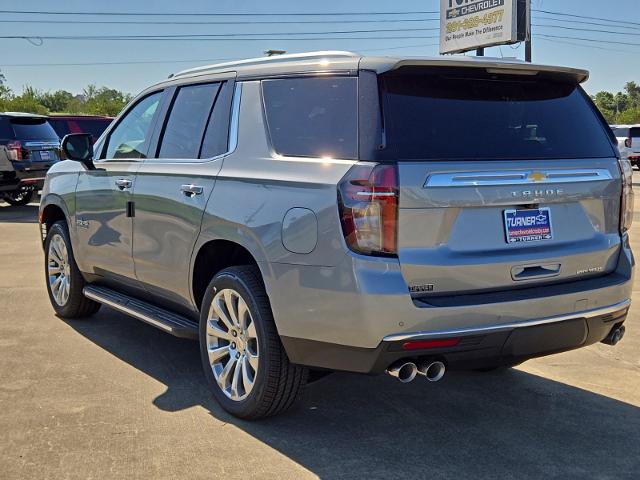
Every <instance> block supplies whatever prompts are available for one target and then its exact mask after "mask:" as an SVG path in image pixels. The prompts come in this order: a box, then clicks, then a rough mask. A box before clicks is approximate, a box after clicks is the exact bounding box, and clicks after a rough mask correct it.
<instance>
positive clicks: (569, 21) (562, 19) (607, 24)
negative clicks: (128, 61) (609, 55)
mask: <svg viewBox="0 0 640 480" xmlns="http://www.w3.org/2000/svg"><path fill="white" fill-rule="evenodd" d="M535 19H536V20H546V21H552V22H565V23H576V24H579V25H598V26H600V27H610V28H611V27H614V28H626V29H630V30H637V27H632V26H629V25H611V24H610V23H602V22H588V21H585V20H566V19H564V18H553V17H540V16H538V15H536V17H535ZM0 22H2V20H0Z"/></svg>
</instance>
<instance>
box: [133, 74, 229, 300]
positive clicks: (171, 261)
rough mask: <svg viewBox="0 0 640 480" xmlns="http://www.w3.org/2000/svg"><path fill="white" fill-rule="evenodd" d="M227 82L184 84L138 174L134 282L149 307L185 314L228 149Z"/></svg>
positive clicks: (225, 79) (173, 93)
mask: <svg viewBox="0 0 640 480" xmlns="http://www.w3.org/2000/svg"><path fill="white" fill-rule="evenodd" d="M233 90H234V82H233V77H231V76H226V77H220V78H219V79H218V80H216V81H208V82H206V83H200V84H194V85H183V86H178V87H175V88H173V89H172V90H171V96H172V102H171V105H170V107H169V111H168V113H167V115H166V117H165V120H164V122H163V125H161V126H160V125H159V127H158V129H157V132H156V137H157V139H156V140H155V143H156V144H157V147H156V148H155V153H154V154H153V155H152V156H151V157H152V158H149V159H147V160H145V162H144V163H143V165H142V166H141V168H140V170H139V171H138V175H137V179H136V186H135V193H134V201H135V218H134V248H133V257H134V261H135V268H136V275H137V278H138V280H139V281H141V282H142V283H143V284H144V286H145V288H146V289H147V291H148V292H149V293H151V294H152V295H153V296H154V297H155V298H156V301H158V302H159V303H164V304H167V305H168V306H175V305H177V306H179V307H184V308H191V307H192V305H191V295H190V279H189V266H190V259H191V252H192V251H193V247H194V244H195V241H196V239H197V236H198V234H199V232H200V225H201V222H202V215H203V213H204V209H205V206H206V203H207V200H208V199H209V196H210V195H211V192H212V191H213V186H214V184H215V180H216V176H217V175H218V172H219V171H220V168H221V167H222V161H223V158H224V156H225V154H226V153H227V151H228V150H229V124H230V116H231V104H232V98H233Z"/></svg>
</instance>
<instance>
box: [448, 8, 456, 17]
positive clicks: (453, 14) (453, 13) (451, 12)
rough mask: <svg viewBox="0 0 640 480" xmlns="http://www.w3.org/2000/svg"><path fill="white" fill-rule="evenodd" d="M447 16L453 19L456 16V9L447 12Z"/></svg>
mask: <svg viewBox="0 0 640 480" xmlns="http://www.w3.org/2000/svg"><path fill="white" fill-rule="evenodd" d="M449 15H450V16H451V18H455V17H457V16H458V9H457V8H454V9H453V10H450V11H449Z"/></svg>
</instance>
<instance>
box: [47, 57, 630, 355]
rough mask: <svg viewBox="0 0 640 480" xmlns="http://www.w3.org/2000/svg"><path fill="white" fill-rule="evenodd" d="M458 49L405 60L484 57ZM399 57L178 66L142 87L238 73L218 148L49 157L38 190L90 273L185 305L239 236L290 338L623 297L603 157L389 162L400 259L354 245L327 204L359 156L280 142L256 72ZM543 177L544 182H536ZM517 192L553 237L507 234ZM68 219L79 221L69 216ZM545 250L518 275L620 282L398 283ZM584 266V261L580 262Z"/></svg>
mask: <svg viewBox="0 0 640 480" xmlns="http://www.w3.org/2000/svg"><path fill="white" fill-rule="evenodd" d="M453 58H454V57H446V59H444V60H440V59H437V60H414V61H411V62H413V63H414V64H420V65H422V64H435V62H440V63H442V64H447V65H469V64H473V66H476V65H478V64H479V63H478V61H476V60H469V59H467V58H465V59H460V57H456V58H457V60H452V59H453ZM324 60H326V59H324ZM407 62H409V61H408V60H404V59H388V58H377V57H370V58H361V57H354V56H350V55H346V54H345V55H335V56H333V57H331V58H330V61H323V59H318V58H312V59H302V60H295V59H292V60H290V61H287V60H282V61H280V62H274V63H272V64H267V65H259V66H255V65H252V64H248V65H235V66H233V68H231V67H229V68H226V67H221V68H219V69H204V70H197V71H195V72H191V73H189V72H187V73H185V74H178V75H177V76H176V77H174V78H172V79H170V80H168V81H165V82H163V83H161V84H159V85H156V86H154V87H151V88H150V89H148V90H147V91H145V92H143V93H142V94H141V96H142V95H145V94H147V93H149V92H152V91H154V89H158V88H160V87H165V88H166V87H171V86H175V85H179V84H181V83H182V84H184V83H187V84H188V83H190V82H194V81H206V80H208V81H215V80H217V79H220V78H223V79H230V78H234V79H235V81H236V82H237V83H236V85H241V86H242V87H241V95H240V89H239V88H237V89H236V95H235V98H234V116H235V117H234V118H232V128H231V132H230V135H231V136H232V142H231V143H232V147H233V148H230V152H229V153H228V154H226V155H223V156H220V157H218V158H214V159H210V160H204V161H203V160H194V161H184V160H179V161H175V162H174V161H167V160H166V159H163V160H157V159H145V160H136V161H109V160H107V161H96V166H97V167H98V168H99V170H96V171H88V170H87V169H86V168H85V167H83V166H82V165H81V164H80V163H77V162H71V161H64V162H60V163H58V164H56V165H55V166H54V167H52V168H51V170H50V171H49V174H48V176H47V181H46V184H45V187H44V190H43V196H42V203H41V209H43V208H45V207H46V206H47V205H49V204H56V205H59V206H60V207H61V208H62V209H63V211H64V212H65V214H66V216H67V219H68V222H69V225H70V230H71V239H72V245H73V249H74V252H75V256H76V260H77V262H78V265H79V268H80V270H81V271H82V272H84V273H85V274H86V275H87V278H89V279H91V280H92V281H97V282H101V281H105V282H107V283H109V282H111V283H118V282H120V283H122V284H126V285H127V286H130V287H131V288H134V289H138V290H139V291H140V292H141V293H143V294H148V295H150V296H151V297H152V298H153V297H155V298H160V297H162V298H164V299H166V300H168V301H170V302H171V303H172V304H176V305H179V306H181V307H183V308H184V309H186V310H190V311H194V312H195V311H197V309H198V306H197V305H196V303H195V300H194V295H193V289H192V277H193V265H194V261H195V259H196V256H197V252H198V251H199V250H200V249H201V248H203V246H204V245H206V244H207V243H208V242H211V241H214V240H220V239H222V240H228V241H231V242H235V243H237V244H239V245H242V246H243V247H244V248H246V249H247V250H248V251H249V252H250V253H251V254H252V255H253V257H254V258H255V260H256V261H257V263H258V265H259V267H260V270H261V272H262V275H263V278H264V282H265V286H266V289H267V293H268V295H269V299H270V301H271V306H272V309H273V314H274V318H275V322H276V325H277V328H278V331H279V333H280V335H282V336H287V337H294V338H301V339H309V340H316V341H322V342H329V343H334V344H340V345H348V346H354V347H366V348H374V347H377V346H378V345H379V344H380V342H381V341H383V339H384V338H385V337H387V338H395V337H394V336H398V335H400V336H402V335H404V334H407V333H411V332H432V333H433V332H436V334H437V332H438V331H445V332H446V331H455V330H466V329H475V328H485V327H491V326H492V325H500V324H511V323H517V322H528V321H531V320H532V319H539V318H552V317H558V316H562V315H568V314H571V313H574V312H578V311H585V310H591V309H596V308H598V307H606V306H609V305H614V304H618V303H620V302H625V301H626V300H627V299H628V298H629V297H630V293H631V284H632V281H631V278H632V266H633V257H632V253H631V250H630V249H629V246H628V241H627V239H625V238H621V237H620V235H619V233H618V217H619V206H620V191H621V181H620V172H619V170H618V166H617V160H616V158H615V157H613V156H612V158H610V159H589V160H586V159H585V160H554V161H537V162H535V165H532V164H531V162H503V161H492V162H457V163H456V162H407V163H400V164H399V181H400V186H401V190H400V199H399V205H400V209H399V237H398V248H399V254H398V258H377V257H369V256H363V255H358V254H355V253H353V252H352V251H350V250H349V249H348V247H347V245H346V243H345V241H344V238H343V234H342V230H341V226H340V220H339V217H338V208H337V185H338V183H339V181H340V180H341V179H342V177H343V176H344V175H345V174H346V173H347V171H348V170H349V169H350V168H351V167H352V166H353V165H354V164H355V163H356V161H352V160H341V159H322V158H296V157H283V156H280V155H277V154H276V153H275V152H274V150H273V148H272V146H271V145H270V140H269V137H268V133H267V129H266V126H265V120H264V115H263V108H262V98H261V88H260V80H259V78H261V77H264V76H269V75H271V76H273V75H284V74H292V73H297V74H300V73H318V72H320V73H323V72H325V73H327V72H329V73H330V72H340V73H342V74H352V75H355V74H357V72H358V69H359V68H360V69H368V70H372V71H375V72H378V73H381V72H384V71H386V70H389V69H392V68H397V66H398V65H401V64H406V63H407ZM411 62H410V63H411ZM482 65H484V66H488V67H494V68H512V69H516V70H517V69H520V70H523V69H531V68H534V67H535V68H539V69H548V70H549V71H558V72H560V74H563V75H572V76H574V77H576V78H577V79H579V80H584V79H585V78H586V75H587V74H586V72H584V71H580V70H571V69H563V68H559V69H555V70H553V69H552V67H540V66H537V67H536V66H531V65H527V64H517V63H516V64H510V63H508V62H504V61H493V60H491V61H489V60H486V61H484V63H483V64H482ZM231 70H233V71H231ZM125 112H126V110H125ZM117 123H118V122H117V121H115V122H113V124H112V125H111V126H110V129H111V128H113V127H114V125H117ZM108 131H109V130H108ZM108 131H107V132H105V134H103V137H101V139H100V140H99V141H98V142H97V147H98V148H99V147H100V146H101V144H102V142H103V141H104V138H105V135H107V134H108ZM505 172H506V173H507V174H508V175H515V177H512V180H513V181H504V175H505ZM531 172H543V173H545V174H548V176H549V178H552V176H553V173H554V172H555V173H557V174H560V176H559V177H556V178H555V179H554V180H553V181H551V180H549V181H543V182H541V183H540V184H536V183H535V182H533V181H528V180H527V175H529V174H530V173H531ZM567 172H568V173H567ZM562 174H565V176H564V177H563V176H562ZM581 175H582V177H580V176H581ZM585 176H586V177H585ZM474 178H475V180H473V179H474ZM576 178H580V180H579V181H576ZM118 179H128V180H130V181H131V187H130V188H126V189H124V190H121V189H119V188H118V187H117V186H116V185H115V181H116V180H118ZM461 179H462V180H461ZM183 185H197V186H201V187H202V194H199V195H194V196H191V197H189V196H186V195H184V193H183V192H182V191H181V188H182V186H183ZM550 186H551V187H550ZM550 188H551V189H552V190H554V191H555V193H550V192H547V190H548V189H550ZM525 191H526V192H529V193H528V194H525V196H526V197H527V203H536V204H540V206H544V207H548V208H549V209H550V210H551V214H552V221H553V226H554V239H553V240H549V241H545V242H539V243H537V244H535V245H534V244H523V245H509V244H507V243H506V242H505V240H504V227H503V224H502V222H503V220H502V213H501V212H502V210H504V209H505V208H511V207H513V206H514V204H519V203H522V201H520V200H518V201H516V200H514V198H515V197H518V196H521V195H523V192H525ZM127 201H134V202H135V208H136V211H135V217H134V218H128V217H126V215H125V204H126V202H127ZM77 220H81V221H83V222H88V227H77ZM548 264H551V265H555V264H559V265H560V266H561V267H560V270H559V272H558V273H557V275H555V276H554V278H553V279H549V278H532V279H529V280H523V281H519V282H517V283H518V286H520V285H522V284H529V286H536V285H543V284H544V285H546V284H550V283H549V282H555V281H559V280H562V281H565V282H566V281H570V280H574V279H576V280H578V279H580V280H584V279H586V278H589V277H597V276H599V275H604V274H608V273H612V272H617V273H619V274H621V275H623V276H624V277H625V278H626V279H627V280H626V281H625V282H622V283H618V284H616V285H614V286H603V287H602V288H595V289H590V290H589V291H587V292H583V291H578V292H571V293H557V294H554V295H553V296H541V297H538V298H530V299H526V300H519V299H516V298H514V299H512V300H510V299H507V300H505V301H501V302H499V303H489V304H477V305H475V304H474V305H466V306H455V307H432V306H429V307H425V306H424V304H421V303H419V302H416V301H415V298H412V294H410V293H409V287H411V286H419V285H423V284H432V285H434V288H433V291H432V292H428V293H429V294H440V295H443V294H454V293H477V292H482V291H491V290H502V291H504V290H507V291H508V290H509V289H511V288H513V287H514V286H515V284H516V282H515V281H514V279H513V278H512V271H513V269H514V268H516V269H518V268H522V267H526V266H529V265H533V266H535V265H548ZM592 267H593V268H595V270H593V271H591V272H589V269H590V268H592ZM585 269H586V270H587V273H578V272H581V271H585ZM414 296H415V294H414ZM427 301H428V300H427Z"/></svg>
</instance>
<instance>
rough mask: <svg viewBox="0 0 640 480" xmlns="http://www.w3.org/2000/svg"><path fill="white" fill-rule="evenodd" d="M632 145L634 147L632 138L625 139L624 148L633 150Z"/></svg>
mask: <svg viewBox="0 0 640 480" xmlns="http://www.w3.org/2000/svg"><path fill="white" fill-rule="evenodd" d="M632 145H633V139H632V138H631V137H629V138H625V140H624V146H625V147H627V148H631V146H632Z"/></svg>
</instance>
